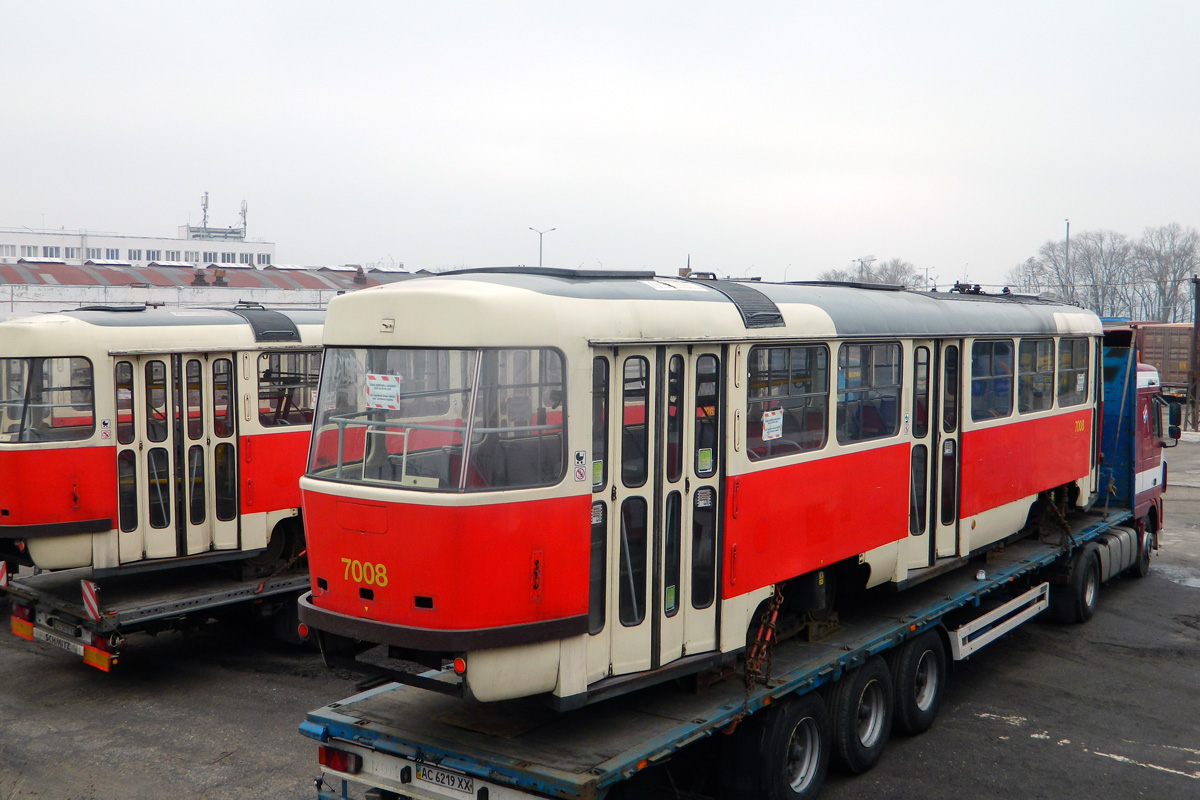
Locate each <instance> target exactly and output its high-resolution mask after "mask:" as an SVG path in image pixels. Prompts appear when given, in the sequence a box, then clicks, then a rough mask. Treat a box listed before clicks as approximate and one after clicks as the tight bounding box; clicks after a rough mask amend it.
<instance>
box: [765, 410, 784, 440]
mask: <svg viewBox="0 0 1200 800" xmlns="http://www.w3.org/2000/svg"><path fill="white" fill-rule="evenodd" d="M762 438H763V441H764V442H769V441H771V440H772V439H781V438H783V411H782V410H781V409H776V410H774V411H764V412H763V415H762Z"/></svg>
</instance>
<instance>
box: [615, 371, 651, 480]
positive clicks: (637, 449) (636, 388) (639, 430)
mask: <svg viewBox="0 0 1200 800" xmlns="http://www.w3.org/2000/svg"><path fill="white" fill-rule="evenodd" d="M649 387H650V363H649V362H648V361H647V360H646V359H645V358H643V357H642V356H632V357H630V358H627V359H625V383H624V388H623V389H622V393H621V406H622V409H621V411H622V414H621V481H622V482H623V483H624V484H625V485H626V486H630V487H637V486H642V485H644V484H645V483H646V475H647V472H648V464H649V461H648V455H649V449H648V448H649V442H650V438H649V431H648V430H647V428H648V427H649V426H648V425H647V424H646V422H647V420H646V417H647V397H648V395H649Z"/></svg>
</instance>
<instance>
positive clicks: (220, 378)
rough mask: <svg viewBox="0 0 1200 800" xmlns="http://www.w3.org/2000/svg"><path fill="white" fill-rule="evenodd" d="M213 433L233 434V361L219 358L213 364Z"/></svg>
mask: <svg viewBox="0 0 1200 800" xmlns="http://www.w3.org/2000/svg"><path fill="white" fill-rule="evenodd" d="M212 373H213V380H212V395H213V433H215V434H216V435H217V436H220V437H221V438H225V437H227V436H232V435H233V421H234V419H235V418H236V413H235V411H234V408H233V362H232V361H230V360H229V359H228V358H218V359H217V360H215V361H213V365H212Z"/></svg>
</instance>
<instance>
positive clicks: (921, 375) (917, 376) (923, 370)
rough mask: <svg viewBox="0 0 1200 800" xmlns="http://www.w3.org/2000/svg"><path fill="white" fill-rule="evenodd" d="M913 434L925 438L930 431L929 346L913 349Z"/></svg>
mask: <svg viewBox="0 0 1200 800" xmlns="http://www.w3.org/2000/svg"><path fill="white" fill-rule="evenodd" d="M913 362H914V364H913V423H912V432H913V436H915V437H916V438H918V439H924V438H925V434H927V433H929V348H928V347H918V348H917V349H916V350H914V351H913Z"/></svg>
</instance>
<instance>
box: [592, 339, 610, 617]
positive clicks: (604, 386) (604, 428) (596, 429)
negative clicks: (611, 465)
mask: <svg viewBox="0 0 1200 800" xmlns="http://www.w3.org/2000/svg"><path fill="white" fill-rule="evenodd" d="M607 484H608V359H607V358H601V357H597V358H593V359H592V491H593V492H598V491H600V490H602V489H603V488H604V487H605V486H606V485H607ZM602 624H603V623H602Z"/></svg>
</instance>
